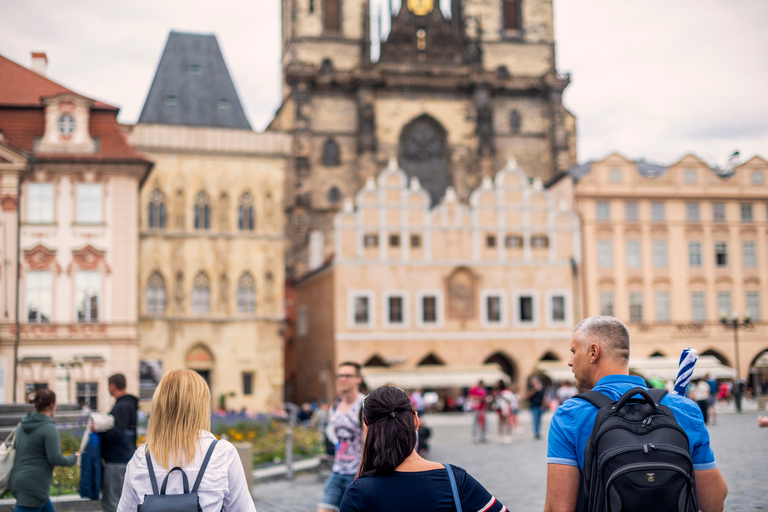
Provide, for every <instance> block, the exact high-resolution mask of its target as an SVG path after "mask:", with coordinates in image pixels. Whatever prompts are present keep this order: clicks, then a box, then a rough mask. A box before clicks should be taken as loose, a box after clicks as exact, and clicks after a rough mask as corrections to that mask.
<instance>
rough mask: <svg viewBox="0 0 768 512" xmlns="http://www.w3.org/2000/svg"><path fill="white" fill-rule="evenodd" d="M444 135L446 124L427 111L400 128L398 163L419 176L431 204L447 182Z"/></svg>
mask: <svg viewBox="0 0 768 512" xmlns="http://www.w3.org/2000/svg"><path fill="white" fill-rule="evenodd" d="M447 135H448V133H447V132H446V130H445V128H443V127H442V125H441V124H440V123H438V122H437V121H436V120H435V119H434V118H432V117H430V116H428V115H422V116H419V117H417V118H416V119H414V120H412V121H411V122H410V123H408V124H407V125H405V126H404V127H403V131H402V132H400V167H402V169H403V170H404V171H405V173H406V174H407V175H408V176H409V177H414V176H415V177H417V178H418V179H419V182H420V183H421V186H422V187H423V188H424V189H426V190H427V192H429V196H430V198H431V200H432V205H433V206H434V205H436V204H438V203H439V202H440V199H442V197H443V195H444V194H445V189H446V187H447V186H448V185H449V176H450V173H449V169H448V154H447V149H446V138H447Z"/></svg>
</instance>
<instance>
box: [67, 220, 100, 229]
mask: <svg viewBox="0 0 768 512" xmlns="http://www.w3.org/2000/svg"><path fill="white" fill-rule="evenodd" d="M72 227H73V228H105V227H107V223H106V222H103V221H102V222H77V221H75V222H73V223H72Z"/></svg>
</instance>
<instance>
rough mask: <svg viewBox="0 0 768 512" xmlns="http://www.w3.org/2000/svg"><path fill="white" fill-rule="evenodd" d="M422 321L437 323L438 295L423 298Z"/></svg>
mask: <svg viewBox="0 0 768 512" xmlns="http://www.w3.org/2000/svg"><path fill="white" fill-rule="evenodd" d="M421 321H422V322H423V323H425V324H435V323H437V297H435V296H434V295H425V296H424V297H422V298H421Z"/></svg>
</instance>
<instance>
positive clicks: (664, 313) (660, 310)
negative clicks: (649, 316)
mask: <svg viewBox="0 0 768 512" xmlns="http://www.w3.org/2000/svg"><path fill="white" fill-rule="evenodd" d="M654 295H655V297H654V299H655V302H656V321H657V322H659V323H667V322H669V320H670V317H671V313H670V301H669V292H667V291H661V292H656V293H655V294H654Z"/></svg>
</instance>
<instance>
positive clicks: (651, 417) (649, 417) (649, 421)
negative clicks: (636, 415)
mask: <svg viewBox="0 0 768 512" xmlns="http://www.w3.org/2000/svg"><path fill="white" fill-rule="evenodd" d="M651 420H653V416H648V418H646V421H647V422H648V426H649V427H650V426H651Z"/></svg>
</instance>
